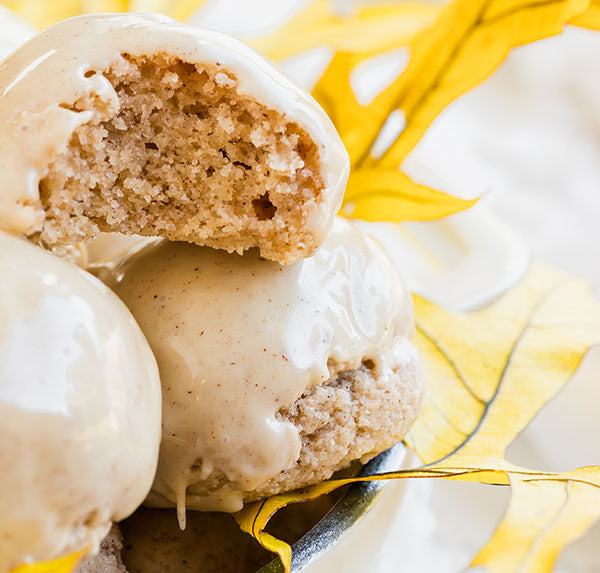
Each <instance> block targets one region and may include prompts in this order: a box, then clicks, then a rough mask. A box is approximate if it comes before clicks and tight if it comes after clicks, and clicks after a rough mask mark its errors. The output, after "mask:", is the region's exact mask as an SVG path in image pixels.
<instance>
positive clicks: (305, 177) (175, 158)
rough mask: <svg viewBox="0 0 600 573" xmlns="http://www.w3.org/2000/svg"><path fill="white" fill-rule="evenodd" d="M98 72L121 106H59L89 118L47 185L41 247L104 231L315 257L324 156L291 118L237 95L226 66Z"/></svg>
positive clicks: (149, 65)
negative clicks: (314, 217) (312, 232)
mask: <svg viewBox="0 0 600 573" xmlns="http://www.w3.org/2000/svg"><path fill="white" fill-rule="evenodd" d="M96 73H102V74H103V75H104V77H105V78H106V79H107V80H108V81H109V82H110V83H111V85H112V87H113V88H114V90H115V92H116V94H117V97H118V103H119V105H118V109H116V107H117V106H115V105H114V102H111V101H109V100H106V101H105V100H103V99H101V98H100V96H99V95H91V96H90V95H88V96H86V97H84V98H81V99H80V100H77V101H75V102H72V103H70V102H63V103H61V104H60V105H61V107H64V108H65V109H69V110H70V111H73V112H76V113H80V112H82V111H88V110H91V111H92V114H93V116H92V119H91V120H90V121H88V122H87V123H85V124H83V125H81V126H79V127H78V128H77V129H76V130H75V131H74V133H73V135H72V137H71V139H70V142H69V144H68V146H67V149H66V151H65V152H63V153H61V154H60V155H59V156H58V157H56V158H55V159H54V161H53V162H52V163H51V164H50V166H49V170H48V173H47V175H46V176H45V177H44V178H43V179H42V180H41V182H40V197H41V200H42V206H43V208H44V210H45V213H46V218H45V222H44V226H43V228H42V230H41V233H40V235H39V239H40V241H41V242H43V243H44V244H47V245H50V246H53V245H56V244H61V243H62V244H64V243H73V242H76V241H84V240H86V239H90V238H93V237H95V236H97V235H98V234H99V233H100V232H119V233H125V234H138V235H146V236H161V237H165V238H168V239H171V240H179V241H188V242H192V243H196V244H200V245H208V246H212V247H216V248H223V249H226V250H228V251H230V252H231V251H238V252H241V251H243V250H245V249H248V248H251V247H256V246H258V247H259V249H260V250H261V254H262V255H263V256H264V257H266V258H270V259H273V260H278V261H279V262H282V263H286V262H289V260H290V259H296V258H299V257H300V256H306V255H308V254H310V253H309V252H306V251H305V250H304V251H303V249H307V248H309V246H310V245H311V240H310V236H309V231H308V230H307V226H308V225H307V222H308V217H309V215H310V213H311V211H312V210H313V209H314V208H315V206H316V205H317V204H318V203H319V201H320V200H321V199H322V192H323V189H324V183H323V178H322V174H321V163H320V155H319V149H318V147H317V145H316V144H315V143H314V141H313V140H312V139H311V138H310V136H309V135H308V134H307V132H306V131H305V130H304V129H302V128H301V127H300V126H299V125H298V124H297V123H295V122H294V121H292V120H291V119H290V118H289V117H287V116H284V115H283V114H281V113H280V112H279V111H277V110H274V109H270V108H268V107H266V106H265V105H263V104H261V103H259V102H257V101H256V100H254V99H253V98H251V97H249V96H247V95H244V94H241V93H239V92H238V89H237V86H238V80H237V78H236V77H235V76H234V75H233V74H232V73H231V72H230V71H226V70H224V69H223V68H222V66H221V65H220V64H219V63H215V64H214V65H196V64H191V63H189V62H184V61H182V60H181V59H178V58H174V57H172V56H169V55H167V54H156V55H153V56H135V57H134V56H132V55H128V54H122V57H121V58H120V59H119V60H118V61H117V62H115V63H113V64H112V65H111V66H109V67H108V68H107V69H106V70H104V71H101V72H100V71H98V72H96V71H94V70H88V71H86V72H85V73H84V75H85V77H92V76H93V75H94V74H96Z"/></svg>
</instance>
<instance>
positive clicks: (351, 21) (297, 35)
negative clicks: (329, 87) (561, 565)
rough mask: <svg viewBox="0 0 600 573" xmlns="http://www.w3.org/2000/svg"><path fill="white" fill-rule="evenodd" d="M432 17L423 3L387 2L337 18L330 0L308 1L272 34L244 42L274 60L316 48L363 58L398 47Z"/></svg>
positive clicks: (428, 22) (431, 11) (432, 13)
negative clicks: (324, 47)
mask: <svg viewBox="0 0 600 573" xmlns="http://www.w3.org/2000/svg"><path fill="white" fill-rule="evenodd" d="M436 13H437V8H435V7H433V6H429V5H427V4H426V3H419V2H413V3H407V4H399V3H393V2H389V1H388V2H378V3H375V4H370V5H367V6H361V7H357V8H355V9H354V10H353V12H352V13H351V14H349V15H340V14H339V13H338V12H336V10H335V7H334V5H333V2H332V1H331V0H312V2H310V4H309V5H308V6H307V7H306V8H304V9H303V10H300V11H298V12H297V13H296V14H295V15H294V17H292V18H291V19H290V21H289V22H287V23H286V24H285V25H284V26H282V27H281V28H279V29H278V30H277V31H276V32H274V33H272V34H268V35H265V36H262V37H259V38H254V39H252V38H249V39H248V42H249V43H250V44H251V45H252V46H253V47H254V48H255V49H256V50H258V51H259V52H261V53H263V54H265V55H267V56H269V57H270V58H272V59H274V60H282V59H284V58H287V57H289V56H292V55H295V54H298V53H300V52H303V51H305V50H310V49H312V48H315V47H317V46H329V47H331V48H333V49H334V50H335V51H336V52H338V51H339V52H345V53H353V54H354V53H356V54H360V55H361V56H362V57H365V56H367V55H373V54H377V53H381V52H384V51H386V50H390V49H392V48H395V47H397V46H398V45H402V44H403V43H405V42H406V41H407V40H408V39H410V38H412V36H413V35H414V33H415V31H416V30H419V29H422V28H423V26H426V25H428V24H430V23H431V21H432V20H433V18H434V17H435V14H436Z"/></svg>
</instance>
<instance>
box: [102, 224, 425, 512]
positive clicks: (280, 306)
mask: <svg viewBox="0 0 600 573" xmlns="http://www.w3.org/2000/svg"><path fill="white" fill-rule="evenodd" d="M108 272H109V273H110V276H108V277H107V276H105V277H104V279H105V280H106V282H107V284H108V285H109V286H111V287H112V288H113V289H114V290H115V291H116V292H117V294H118V295H119V296H120V297H121V298H122V299H123V301H124V302H125V303H126V304H127V305H128V307H129V308H130V310H131V311H132V313H133V315H134V316H135V318H136V319H137V321H138V323H139V324H140V326H141V328H142V330H143V331H144V332H145V334H146V336H147V338H148V341H149V343H150V345H151V347H152V349H153V351H154V353H155V356H156V358H157V361H158V364H159V369H160V373H161V381H162V385H163V442H162V445H161V454H160V460H159V469H158V473H157V477H156V480H155V482H154V485H153V493H152V494H151V497H150V499H149V500H148V501H149V503H151V504H153V505H163V506H172V505H178V507H179V509H180V510H183V508H185V506H186V505H187V506H188V507H191V508H194V509H219V510H225V511H236V510H238V509H240V507H241V503H242V502H241V500H242V492H243V491H250V490H252V489H254V488H256V487H257V486H258V485H260V484H262V483H264V482H265V481H266V480H268V479H270V478H271V477H273V476H275V475H277V474H278V473H279V472H280V471H282V470H284V469H287V468H289V467H291V466H292V465H293V464H294V462H295V460H296V459H297V457H298V454H299V451H300V446H301V444H300V439H299V435H298V431H297V429H296V428H295V426H293V425H292V424H290V423H289V422H286V421H284V420H282V419H280V418H279V417H278V415H277V413H278V411H279V409H280V408H282V407H283V406H287V405H290V404H291V403H292V402H293V401H294V400H295V399H297V398H298V397H299V396H300V395H301V394H302V392H303V391H304V390H305V389H306V388H308V387H310V386H312V385H314V384H319V383H321V382H324V381H325V380H327V379H328V378H330V377H331V376H332V375H334V374H335V373H336V372H339V371H342V370H346V369H354V368H357V367H358V366H360V364H361V362H362V361H363V360H366V359H371V360H374V361H379V360H385V359H386V355H387V353H388V352H392V347H393V343H394V341H397V340H398V338H399V337H407V336H409V335H410V334H411V332H412V328H413V314H412V301H411V299H410V295H409V294H408V292H407V291H406V290H405V288H404V286H403V284H402V282H401V281H400V279H399V278H398V276H397V275H396V274H395V272H394V271H393V270H392V269H391V267H390V264H389V262H388V260H387V258H386V257H385V255H383V254H382V252H381V251H380V250H379V248H378V246H377V245H376V244H375V243H374V242H373V241H372V240H371V239H369V238H368V237H367V236H366V235H365V234H364V233H362V232H361V231H360V230H359V229H358V228H357V227H355V226H354V225H353V224H351V223H349V222H347V221H345V220H343V219H339V218H338V219H336V222H335V224H334V228H333V232H332V234H331V235H330V236H329V237H328V239H327V240H326V241H325V243H324V245H323V246H322V247H321V248H320V249H319V250H318V251H317V253H316V254H315V255H314V256H312V257H309V258H307V259H303V260H301V261H299V262H297V263H294V264H292V265H289V266H287V267H281V266H280V265H278V264H276V263H272V262H269V261H265V260H260V259H259V258H258V256H257V254H256V253H255V252H253V251H250V252H248V253H247V254H245V255H244V256H242V257H240V256H238V255H235V254H234V255H230V254H227V253H224V252H222V251H216V250H213V249H209V248H203V247H197V246H194V245H188V244H185V243H170V242H166V241H165V242H159V243H154V244H150V245H148V246H147V247H145V248H143V249H142V250H139V251H138V252H136V253H134V254H133V255H132V256H130V257H128V258H125V259H124V261H123V262H122V263H121V264H119V265H117V266H116V267H112V268H110V269H109V270H108ZM213 473H214V474H221V475H223V474H224V475H225V476H226V480H227V481H228V483H227V484H226V485H224V487H222V488H220V489H219V490H218V491H216V492H209V493H207V492H203V491H202V490H201V488H200V489H199V488H197V487H195V484H198V483H200V482H203V481H205V480H207V479H209V478H210V477H211V475H213Z"/></svg>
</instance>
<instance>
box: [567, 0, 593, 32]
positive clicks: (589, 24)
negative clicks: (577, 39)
mask: <svg viewBox="0 0 600 573" xmlns="http://www.w3.org/2000/svg"><path fill="white" fill-rule="evenodd" d="M570 23H571V24H574V25H575V26H581V27H582V28H591V29H592V30H600V0H591V2H590V4H589V6H588V9H587V10H586V11H585V12H584V13H583V14H581V15H579V16H577V17H576V18H574V19H573V20H572V21H571V22H570Z"/></svg>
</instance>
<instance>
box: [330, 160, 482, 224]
mask: <svg viewBox="0 0 600 573" xmlns="http://www.w3.org/2000/svg"><path fill="white" fill-rule="evenodd" d="M477 201H478V199H469V200H466V199H459V198H458V197H453V196H452V195H447V194H446V193H442V192H441V191H435V190H433V189H430V188H429V187H425V186H424V185H419V184H418V183H415V182H414V181H412V180H411V179H410V177H408V176H407V175H405V174H404V173H402V172H400V171H397V170H382V169H358V170H356V171H353V172H351V173H350V178H349V179H348V185H347V187H346V193H345V195H344V205H343V207H342V211H341V214H342V215H344V216H346V217H354V218H356V219H363V220H365V221H401V220H423V219H438V218H440V217H445V216H447V215H451V214H452V213H457V212H458V211H463V210H464V209H468V208H469V207H472V206H473V205H474V204H475V203H476V202H477Z"/></svg>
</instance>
